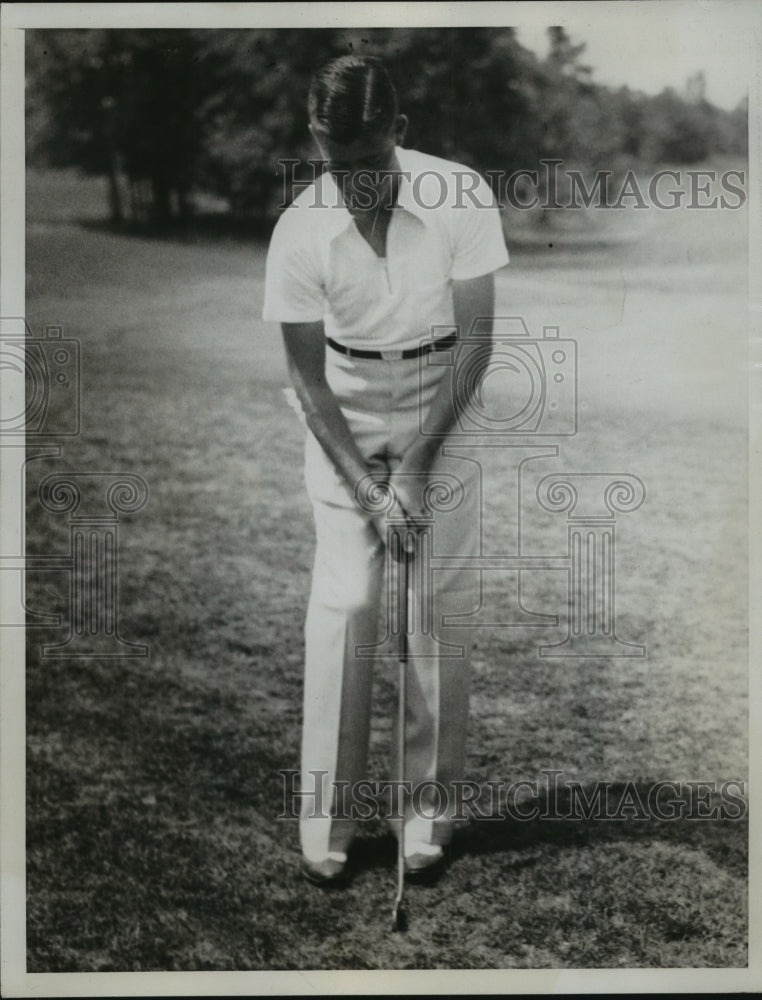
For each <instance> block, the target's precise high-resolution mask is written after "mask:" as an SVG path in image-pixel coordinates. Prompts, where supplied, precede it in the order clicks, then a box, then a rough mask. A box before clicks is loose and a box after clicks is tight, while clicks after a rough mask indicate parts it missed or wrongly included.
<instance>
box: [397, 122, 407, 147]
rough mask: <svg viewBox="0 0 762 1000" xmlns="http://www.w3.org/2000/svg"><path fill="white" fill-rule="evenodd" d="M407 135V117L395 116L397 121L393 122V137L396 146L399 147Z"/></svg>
mask: <svg viewBox="0 0 762 1000" xmlns="http://www.w3.org/2000/svg"><path fill="white" fill-rule="evenodd" d="M406 135H407V115H397V121H396V122H395V137H396V139H397V145H398V146H401V145H402V143H403V142H404V141H405V136H406Z"/></svg>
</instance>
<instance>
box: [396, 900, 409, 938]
mask: <svg viewBox="0 0 762 1000" xmlns="http://www.w3.org/2000/svg"><path fill="white" fill-rule="evenodd" d="M392 930H393V931H406V930H407V913H405V908H404V907H403V905H402V902H401V901H400V902H399V903H395V904H394V909H393V910H392Z"/></svg>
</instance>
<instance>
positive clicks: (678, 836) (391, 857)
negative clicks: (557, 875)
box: [352, 781, 748, 878]
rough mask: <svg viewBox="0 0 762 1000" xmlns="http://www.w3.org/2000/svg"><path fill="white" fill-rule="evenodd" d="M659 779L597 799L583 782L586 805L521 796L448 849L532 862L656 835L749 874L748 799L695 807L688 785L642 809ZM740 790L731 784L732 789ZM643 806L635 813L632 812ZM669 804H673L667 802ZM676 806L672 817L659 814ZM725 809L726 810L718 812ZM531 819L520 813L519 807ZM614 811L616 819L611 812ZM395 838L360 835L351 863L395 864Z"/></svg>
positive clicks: (468, 827) (471, 823)
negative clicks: (546, 853) (544, 852)
mask: <svg viewBox="0 0 762 1000" xmlns="http://www.w3.org/2000/svg"><path fill="white" fill-rule="evenodd" d="M661 785H662V783H660V782H648V781H641V782H612V783H611V784H610V785H609V786H608V788H607V790H606V792H605V793H604V794H603V795H602V796H601V798H600V799H599V800H597V801H598V805H596V800H595V793H596V786H595V785H593V784H591V785H588V786H582V789H581V793H582V795H583V796H584V798H585V799H586V801H587V802H588V803H590V804H591V808H590V809H583V808H582V807H581V804H580V799H579V797H577V798H576V799H573V798H572V796H571V795H570V794H569V792H568V791H565V790H564V791H562V790H561V789H559V790H558V793H557V795H556V796H555V797H554V798H551V797H549V796H548V795H547V794H543V795H539V796H537V797H534V798H529V799H526V800H524V801H523V802H521V804H520V810H517V809H516V808H513V809H511V810H507V809H505V808H501V809H500V810H496V811H497V812H498V815H496V816H495V817H494V818H488V819H487V818H476V817H472V818H470V819H469V820H468V822H467V823H466V824H465V825H464V826H462V827H459V828H456V831H455V834H454V836H453V840H452V843H451V845H450V848H449V858H448V860H449V862H450V863H453V862H456V861H458V860H459V859H461V858H464V857H468V856H481V855H490V854H499V853H506V854H511V855H512V857H511V862H510V867H512V868H521V867H525V866H528V865H532V864H535V863H536V861H537V857H536V855H535V854H534V853H532V852H533V851H534V850H535V849H536V848H538V847H555V848H568V847H573V848H579V847H589V846H594V845H596V844H601V843H613V842H623V841H628V842H635V841H641V842H644V843H647V842H651V841H654V840H659V841H662V842H668V843H673V844H680V845H681V846H683V847H690V848H692V849H694V850H697V851H702V852H703V853H705V854H706V855H707V856H708V857H709V858H711V860H712V861H713V862H714V863H715V864H717V865H718V866H719V867H720V868H723V869H725V870H727V871H728V872H729V873H731V872H732V873H733V874H734V875H736V876H738V877H741V878H746V877H747V874H748V822H747V818H746V805H745V803H744V804H743V805H738V804H731V803H730V801H729V799H728V801H725V802H723V800H722V799H721V797H720V795H719V793H717V794H711V795H709V796H706V794H705V793H702V795H704V796H705V797H703V798H702V799H701V804H700V805H697V799H696V794H695V793H693V798H691V794H690V793H689V791H688V790H684V791H683V793H682V795H681V796H680V797H676V798H673V799H672V800H669V801H668V798H667V796H665V795H661V796H660V799H659V803H660V804H659V806H658V807H657V809H655V810H653V811H652V813H651V814H648V815H646V814H647V813H648V812H649V810H648V805H647V804H648V803H649V802H653V801H654V796H656V793H657V791H658V789H659V788H660V787H661ZM737 793H738V789H737V788H735V787H734V789H733V794H734V795H735V794H737ZM635 802H639V803H641V804H643V807H644V808H643V811H642V813H641V814H640V817H638V816H636V815H633V813H635V812H636V810H637V807H634V806H633V803H635ZM670 802H671V803H672V804H670ZM672 810H674V812H675V814H676V815H675V818H674V819H665V818H661V817H660V816H659V815H658V813H659V812H661V813H662V816H663V815H666V814H668V812H669V813H671V812H672ZM723 810H725V811H724V812H723ZM519 811H520V812H521V813H523V814H524V815H527V816H532V817H533V818H529V819H521V818H520V816H519V815H518V812H519ZM614 817H618V818H614ZM396 856H397V842H396V839H395V838H394V836H393V835H392V834H391V832H386V833H384V834H379V835H378V836H374V837H361V838H358V839H357V840H356V841H355V843H354V845H353V847H352V863H353V865H354V866H356V867H357V868H358V869H366V868H367V869H373V868H385V867H390V866H393V864H394V863H395V859H396Z"/></svg>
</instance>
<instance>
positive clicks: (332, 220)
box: [318, 146, 430, 240]
mask: <svg viewBox="0 0 762 1000" xmlns="http://www.w3.org/2000/svg"><path fill="white" fill-rule="evenodd" d="M395 152H396V154H397V161H398V163H399V165H400V170H401V171H402V176H401V177H400V183H399V188H398V189H397V204H396V206H395V207H396V208H401V209H402V210H403V211H405V212H409V213H410V214H411V215H414V216H415V217H416V218H418V219H420V220H421V222H423V223H428V222H429V221H430V219H429V217H428V216H427V214H426V209H425V207H424V206H423V205H419V204H418V202H417V201H416V199H415V197H414V195H413V184H412V180H413V173H414V171H413V169H412V163H411V159H410V156H409V151H408V150H406V149H404V148H403V147H402V146H396V147H395ZM406 174H407V175H408V176H406ZM318 183H320V184H321V186H322V192H321V194H322V203H323V205H325V206H326V208H327V215H326V218H325V220H324V222H322V223H321V225H322V226H323V227H324V231H325V233H326V235H327V237H328V239H329V240H334V239H335V238H336V237H337V236H339V235H340V234H341V233H343V232H344V231H345V230H346V229H348V228H349V226H350V225H351V224H352V222H353V221H354V220H353V219H352V216H351V215H350V214H349V212H348V210H347V208H346V207H345V205H344V204H343V203H342V200H341V193H340V192H339V189H338V187H337V186H336V181H335V180H334V179H333V177H332V176H331V174H330V173H329V172H328V171H327V170H326V171H325V172H324V173H323V174H322V175H321V178H320V181H319V182H318Z"/></svg>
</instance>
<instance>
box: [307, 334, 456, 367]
mask: <svg viewBox="0 0 762 1000" xmlns="http://www.w3.org/2000/svg"><path fill="white" fill-rule="evenodd" d="M325 339H326V343H327V344H328V346H329V347H332V348H333V349H334V351H338V352H339V353H340V354H346V355H347V356H348V357H350V358H369V359H372V360H374V361H402V360H405V359H407V358H421V357H423V355H424V354H429V353H430V352H431V351H442V350H445V349H446V348H448V347H454V345H455V343H456V341H457V339H458V337H457V334H455V333H450V334H448V335H447V336H446V337H441V338H440V339H439V340H427V341H426V342H425V343H423V344H421V346H420V347H410V348H408V350H406V351H363V350H359V349H358V348H356V347H345V346H344V344H339V343H337V341H335V340H331V338H330V337H326V338H325Z"/></svg>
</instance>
